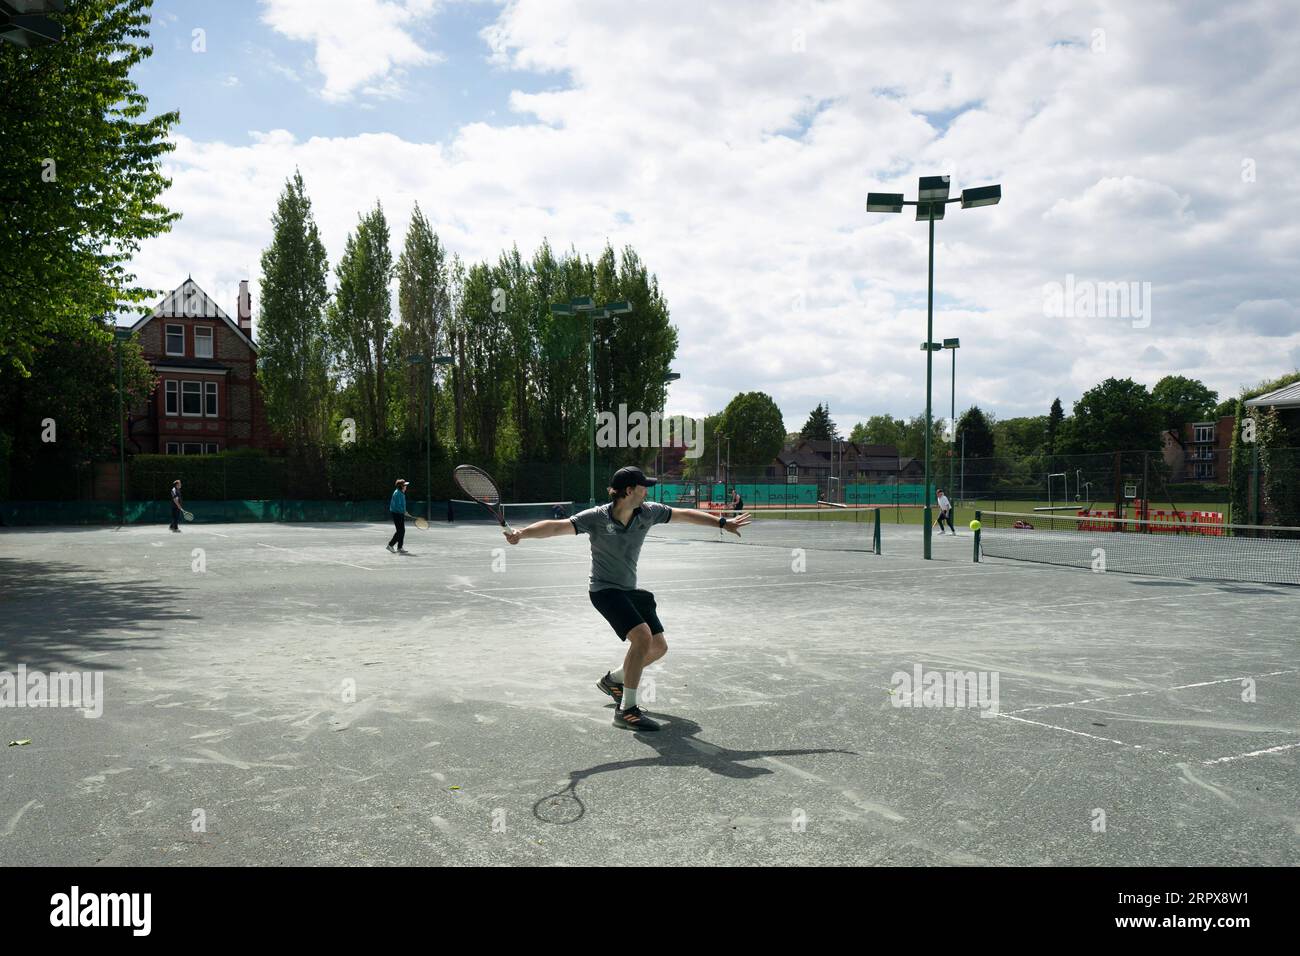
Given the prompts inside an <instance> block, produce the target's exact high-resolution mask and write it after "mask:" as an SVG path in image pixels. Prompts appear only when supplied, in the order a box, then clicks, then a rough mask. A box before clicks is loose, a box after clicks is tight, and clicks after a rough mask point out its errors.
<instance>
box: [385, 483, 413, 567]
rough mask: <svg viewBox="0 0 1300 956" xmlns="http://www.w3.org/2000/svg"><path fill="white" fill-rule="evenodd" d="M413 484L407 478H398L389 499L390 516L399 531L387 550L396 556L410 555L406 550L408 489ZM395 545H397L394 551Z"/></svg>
mask: <svg viewBox="0 0 1300 956" xmlns="http://www.w3.org/2000/svg"><path fill="white" fill-rule="evenodd" d="M410 485H411V483H410V482H409V481H407V480H406V479H405V478H398V479H397V481H396V482H395V483H394V486H393V494H392V497H390V498H389V499H388V514H389V516H390V517H391V518H392V519H393V527H394V528H396V529H397V530H396V531H394V532H393V536H392V537H391V538H389V539H388V544H387V548H388V550H389V551H393V553H394V554H408V553H409V552H408V551H407V550H406V489H407V488H409V487H410ZM393 545H397V549H396V550H395V551H394V549H393Z"/></svg>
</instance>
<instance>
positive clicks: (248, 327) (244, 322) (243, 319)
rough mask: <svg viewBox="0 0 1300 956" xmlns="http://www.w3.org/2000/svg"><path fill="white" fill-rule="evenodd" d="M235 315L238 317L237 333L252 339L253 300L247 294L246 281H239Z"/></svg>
mask: <svg viewBox="0 0 1300 956" xmlns="http://www.w3.org/2000/svg"><path fill="white" fill-rule="evenodd" d="M235 315H236V316H238V321H239V331H241V332H243V333H244V334H245V335H247V336H248V337H249V338H250V339H252V337H253V300H252V298H250V296H249V294H248V280H247V279H240V280H239V301H238V302H236V303H235Z"/></svg>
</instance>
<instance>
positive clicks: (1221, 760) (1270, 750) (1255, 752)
mask: <svg viewBox="0 0 1300 956" xmlns="http://www.w3.org/2000/svg"><path fill="white" fill-rule="evenodd" d="M1293 747H1300V744H1282V745H1281V746H1280V747H1269V748H1268V749H1267V750H1252V751H1251V752H1250V753H1248V754H1237V755H1236V756H1233V757H1219V758H1218V759H1217V760H1202V761H1201V763H1202V764H1204V765H1205V766H1207V767H1208V766H1210V765H1211V764H1216V763H1228V762H1229V761H1230V760H1244V759H1245V758H1246V757H1258V756H1260V755H1261V754H1275V753H1280V752H1282V751H1283V750H1290V749H1292V748H1293Z"/></svg>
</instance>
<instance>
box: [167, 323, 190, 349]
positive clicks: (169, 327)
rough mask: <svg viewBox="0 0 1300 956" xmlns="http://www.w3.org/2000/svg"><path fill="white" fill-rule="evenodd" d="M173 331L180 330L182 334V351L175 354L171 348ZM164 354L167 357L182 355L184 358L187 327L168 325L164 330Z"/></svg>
mask: <svg viewBox="0 0 1300 956" xmlns="http://www.w3.org/2000/svg"><path fill="white" fill-rule="evenodd" d="M172 329H179V330H180V333H181V350H180V351H179V352H173V351H172V348H171V346H172V341H171V339H172ZM163 352H165V353H166V354H167V355H182V356H183V355H184V354H185V326H183V325H172V324H170V323H168V324H167V325H166V326H165V327H164V328H163Z"/></svg>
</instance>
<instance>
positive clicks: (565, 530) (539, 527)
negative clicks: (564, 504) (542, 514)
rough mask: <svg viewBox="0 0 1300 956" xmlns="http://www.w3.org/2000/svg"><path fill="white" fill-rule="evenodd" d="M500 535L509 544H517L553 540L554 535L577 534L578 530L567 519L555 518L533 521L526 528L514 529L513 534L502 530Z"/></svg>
mask: <svg viewBox="0 0 1300 956" xmlns="http://www.w3.org/2000/svg"><path fill="white" fill-rule="evenodd" d="M501 533H502V534H504V535H505V536H506V540H507V541H509V542H510V543H511V544H518V543H519V542H520V541H522V540H524V538H554V537H555V536H556V535H562V534H577V533H578V530H577V529H576V528H575V527H574V526H573V522H572V521H570V520H569V519H568V518H555V519H552V520H550V521H534V522H533V523H532V524H530V525H529V526H528V527H527V528H516V529H515V532H514V534H511V533H510V532H509V531H506V530H504V529H502V531H501Z"/></svg>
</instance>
